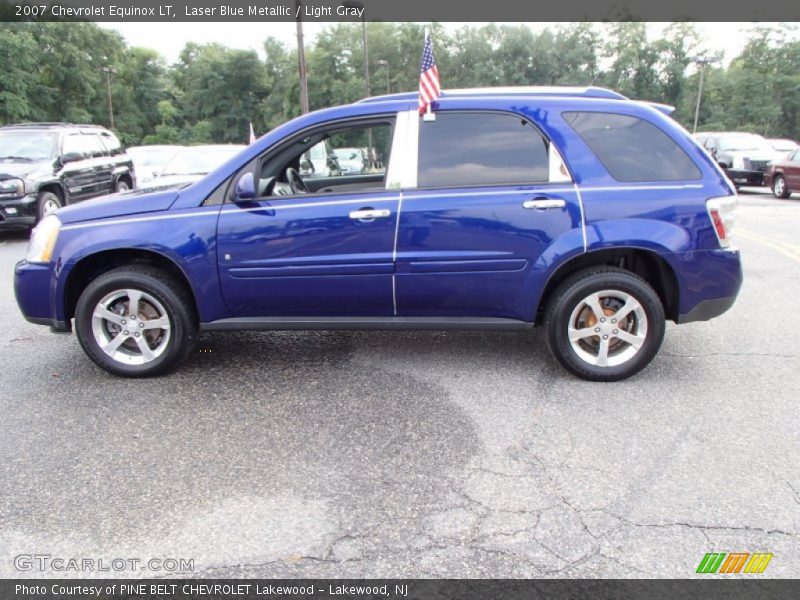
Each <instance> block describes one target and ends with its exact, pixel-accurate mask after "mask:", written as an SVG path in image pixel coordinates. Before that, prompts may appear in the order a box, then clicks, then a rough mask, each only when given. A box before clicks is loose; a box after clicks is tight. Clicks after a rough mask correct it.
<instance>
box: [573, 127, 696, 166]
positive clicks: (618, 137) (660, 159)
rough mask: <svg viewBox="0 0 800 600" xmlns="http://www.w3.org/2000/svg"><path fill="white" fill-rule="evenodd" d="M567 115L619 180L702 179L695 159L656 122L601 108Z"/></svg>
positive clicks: (584, 139)
mask: <svg viewBox="0 0 800 600" xmlns="http://www.w3.org/2000/svg"><path fill="white" fill-rule="evenodd" d="M563 117H564V120H565V121H566V122H567V123H569V124H570V126H571V127H572V128H573V129H574V130H575V132H576V133H577V134H578V135H579V136H581V138H582V139H583V141H584V142H586V145H587V146H589V148H591V150H592V152H594V153H595V155H596V156H597V158H598V159H600V162H602V163H603V165H604V166H605V168H606V169H607V170H608V172H609V173H611V176H612V177H614V179H617V180H618V181H681V180H685V179H700V170H699V169H698V168H697V165H695V164H694V163H693V162H692V159H690V158H689V156H688V155H687V154H686V153H685V152H684V151H683V149H682V148H681V147H680V146H678V145H677V144H676V143H675V142H674V141H672V139H671V138H670V137H669V136H668V135H667V134H666V133H664V132H663V131H661V129H659V128H658V127H656V126H655V125H653V124H652V123H648V122H647V121H643V120H642V119H638V118H636V117H631V116H628V115H617V114H611V113H601V112H566V113H564V114H563Z"/></svg>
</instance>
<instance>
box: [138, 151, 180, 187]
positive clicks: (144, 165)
mask: <svg viewBox="0 0 800 600" xmlns="http://www.w3.org/2000/svg"><path fill="white" fill-rule="evenodd" d="M183 148H184V147H183V146H172V145H166V144H154V145H151V146H132V147H130V148H128V155H129V156H130V157H131V160H132V161H133V168H134V171H135V172H136V181H137V183H138V184H139V187H141V186H142V185H146V184H148V183H150V182H151V181H152V180H153V179H154V178H155V177H157V176H158V173H159V172H160V171H161V170H162V169H163V168H164V166H165V165H166V164H167V163H168V162H169V160H170V159H171V158H172V157H173V156H175V154H176V153H177V152H178V151H179V150H183Z"/></svg>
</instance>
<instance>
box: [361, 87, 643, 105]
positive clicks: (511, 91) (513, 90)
mask: <svg viewBox="0 0 800 600" xmlns="http://www.w3.org/2000/svg"><path fill="white" fill-rule="evenodd" d="M417 95H418V92H401V93H399V94H388V95H385V96H374V97H372V98H364V99H363V100H359V101H358V102H357V103H356V104H368V103H371V102H386V101H390V100H413V99H414V98H416V97H417ZM442 96H443V97H454V96H569V97H583V98H607V99H611V100H627V99H628V98H627V97H626V96H623V95H622V94H619V93H617V92H614V91H612V90H609V89H606V88H601V87H594V86H584V87H570V86H519V87H488V88H465V89H453V90H442Z"/></svg>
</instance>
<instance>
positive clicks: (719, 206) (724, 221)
mask: <svg viewBox="0 0 800 600" xmlns="http://www.w3.org/2000/svg"><path fill="white" fill-rule="evenodd" d="M736 205H737V199H736V196H723V197H721V198H709V199H708V200H706V210H708V216H709V217H710V218H711V224H712V225H713V226H714V233H716V234H717V240H718V241H719V245H720V247H721V248H728V247H730V245H731V233H732V231H733V224H734V222H735V221H736Z"/></svg>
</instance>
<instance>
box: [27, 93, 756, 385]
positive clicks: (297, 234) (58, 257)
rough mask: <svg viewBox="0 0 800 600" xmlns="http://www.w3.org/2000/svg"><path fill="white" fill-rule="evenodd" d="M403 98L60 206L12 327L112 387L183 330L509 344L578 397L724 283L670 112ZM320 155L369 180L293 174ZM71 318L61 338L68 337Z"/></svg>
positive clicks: (183, 349) (359, 106)
mask: <svg viewBox="0 0 800 600" xmlns="http://www.w3.org/2000/svg"><path fill="white" fill-rule="evenodd" d="M434 108H435V112H434V116H435V119H434V120H431V119H430V117H426V118H423V117H421V116H420V115H419V114H418V111H417V95H416V93H408V94H395V95H391V96H384V97H378V98H370V99H367V100H363V101H361V102H357V103H355V104H351V105H347V106H341V107H336V108H330V109H326V110H321V111H318V112H314V113H311V114H307V115H304V116H302V117H299V118H297V119H295V120H293V121H291V122H289V123H286V124H284V125H282V126H280V127H278V128H276V129H274V130H273V131H271V132H270V133H268V134H267V135H265V136H264V137H262V138H261V139H260V140H258V141H256V142H255V143H253V144H251V145H250V146H248V147H247V148H246V149H245V150H243V151H242V152H241V153H240V154H238V155H237V156H236V157H234V158H232V159H231V160H229V161H228V162H227V163H225V164H224V165H223V166H221V167H219V168H218V169H216V170H215V171H213V172H212V173H210V174H209V175H208V176H206V177H205V178H203V179H202V180H200V181H198V182H196V183H194V184H192V185H189V186H187V187H183V188H180V189H171V190H161V191H153V192H150V193H140V194H138V195H137V193H136V192H133V193H128V194H123V195H120V196H111V197H108V198H104V199H99V200H94V201H91V202H85V203H82V204H80V205H76V206H69V207H66V208H63V209H61V210H59V211H58V212H57V213H55V214H52V215H49V216H47V217H46V218H44V219H43V220H42V222H41V223H40V224H39V225H38V226H37V228H36V230H35V232H34V234H33V236H32V238H31V242H30V246H29V249H28V255H27V258H26V259H25V260H23V261H21V262H20V263H19V264H18V265H17V267H16V279H15V286H16V294H17V300H18V302H19V305H20V307H21V309H22V312H23V313H24V315H25V316H26V318H27V319H28V320H29V321H32V322H34V323H40V324H44V325H50V326H51V327H52V328H53V329H55V330H57V331H71V330H72V329H73V328H74V329H75V331H76V333H77V336H78V340H79V341H80V343H81V345H82V346H83V349H84V350H85V351H86V353H87V354H88V355H89V357H90V358H91V359H92V360H93V361H95V362H96V363H97V364H98V365H100V366H101V367H102V368H104V369H106V370H107V371H109V372H111V373H115V374H118V375H125V376H133V377H136V376H145V375H155V374H159V373H164V372H166V371H168V370H169V369H171V368H173V367H175V366H176V365H177V364H178V363H179V362H180V361H181V360H183V359H184V358H186V357H187V355H188V354H189V353H190V351H191V350H192V347H193V344H194V342H195V340H196V337H197V333H198V331H199V330H226V329H227V330H229V329H370V328H374V329H394V328H416V329H419V328H428V329H447V328H452V329H456V328H457V329H525V328H530V327H533V326H534V325H535V324H542V325H543V326H544V327H545V329H546V334H547V335H546V337H547V340H548V343H549V346H550V349H551V350H552V352H553V354H554V355H555V357H556V358H557V359H558V361H559V362H560V363H561V364H562V365H563V366H564V367H566V368H567V369H568V370H569V371H571V372H572V373H574V374H576V375H578V376H579V377H583V378H586V379H591V380H599V381H610V380H618V379H622V378H625V377H628V376H630V375H632V374H634V373H636V372H638V371H639V370H641V369H642V368H643V367H645V366H646V365H647V364H648V363H649V362H650V361H651V360H652V359H653V357H654V356H655V355H656V353H657V352H658V349H659V347H660V346H661V342H662V339H663V337H664V324H665V320H667V319H669V320H672V321H675V322H676V323H685V322H689V321H698V320H706V319H710V318H712V317H716V316H718V315H720V314H722V313H723V312H725V311H726V310H727V309H728V308H729V307H730V306H731V305H732V304H733V302H734V300H735V298H736V295H737V293H738V291H739V288H740V285H741V282H742V271H741V264H740V260H739V252H738V251H737V250H736V249H734V248H733V247H732V246H731V241H730V233H731V225H732V223H733V218H734V210H735V206H736V192H735V190H734V188H733V187H732V185H731V183H730V181H729V180H728V179H727V178H726V177H725V174H724V173H723V172H722V170H721V169H720V167H719V166H718V165H717V164H716V162H715V161H714V160H713V158H712V157H711V156H710V155H709V154H708V153H707V152H706V151H705V150H703V149H702V148H701V147H700V146H699V145H698V144H697V143H696V142H695V141H694V140H693V139H692V138H691V136H690V135H689V134H687V133H686V131H685V130H684V129H683V128H681V127H680V126H679V125H677V124H676V123H675V122H674V121H672V120H671V119H670V118H669V117H668V116H667V114H668V113H669V111H670V109H669V107H665V106H662V105H650V104H647V103H644V102H638V101H632V100H628V99H626V98H625V97H623V96H620V95H619V94H616V93H614V92H611V91H608V90H604V89H599V88H592V87H590V88H510V89H483V90H456V91H448V92H447V93H446V94H445V95H443V96H442V97H441V98H439V100H438V102H436V103H435V107H434ZM318 144H324V145H329V146H330V147H332V148H333V149H334V150H335V149H336V148H339V147H346V148H354V147H355V148H363V147H368V148H370V150H371V151H374V152H375V154H376V155H379V156H382V157H384V160H383V161H382V164H385V165H386V168H385V170H384V169H382V168H375V169H371V170H365V171H364V172H362V173H358V174H346V173H339V172H337V173H334V174H327V175H326V176H325V177H313V178H312V177H307V178H303V177H302V176H301V175H300V174H299V171H300V166H301V165H300V163H301V160H302V157H303V156H304V154H306V153H307V152H308V151H309V150H310V149H311V148H313V147H314V146H316V145H318ZM73 321H74V325H73Z"/></svg>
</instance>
